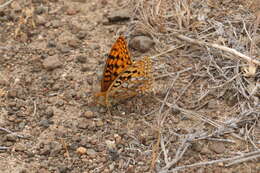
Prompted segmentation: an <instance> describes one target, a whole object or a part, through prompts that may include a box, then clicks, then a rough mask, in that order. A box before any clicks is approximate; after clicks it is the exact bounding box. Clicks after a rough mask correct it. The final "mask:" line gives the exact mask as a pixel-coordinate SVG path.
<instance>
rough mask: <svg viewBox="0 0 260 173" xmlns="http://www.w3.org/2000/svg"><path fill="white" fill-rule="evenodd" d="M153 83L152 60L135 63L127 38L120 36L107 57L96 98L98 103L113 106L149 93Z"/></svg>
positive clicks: (147, 59) (145, 59) (147, 58)
mask: <svg viewBox="0 0 260 173" xmlns="http://www.w3.org/2000/svg"><path fill="white" fill-rule="evenodd" d="M152 83H153V77H152V62H151V59H150V58H149V57H144V58H143V59H141V60H139V61H136V62H133V61H132V60H131V57H130V54H129V51H128V46H127V43H126V40H125V38H124V37H123V36H119V38H118V39H117V40H116V42H115V43H114V45H113V46H112V48H111V50H110V53H109V55H108V57H107V60H106V65H105V68H104V72H103V77H102V80H101V90H100V92H99V93H96V94H95V98H96V100H97V102H98V103H100V104H102V105H105V106H111V105H113V104H115V103H118V102H120V101H122V100H125V99H127V98H130V97H133V96H135V95H137V94H139V93H145V92H147V91H149V90H150V88H151V86H152ZM99 98H102V99H103V100H102V99H99ZM98 99H99V100H98Z"/></svg>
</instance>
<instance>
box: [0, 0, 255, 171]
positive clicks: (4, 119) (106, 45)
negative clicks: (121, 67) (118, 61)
mask: <svg viewBox="0 0 260 173" xmlns="http://www.w3.org/2000/svg"><path fill="white" fill-rule="evenodd" d="M0 2H1V4H3V3H4V2H6V1H3V0H0ZM129 2H130V1H129ZM140 2H141V1H140ZM158 2H159V1H158ZM248 2H249V1H248ZM250 2H251V1H250ZM222 3H223V4H224V5H223V6H221V5H219V7H218V8H217V12H220V11H221V12H222V16H225V15H228V14H229V11H228V10H226V11H225V9H221V8H223V7H227V9H230V6H231V7H232V8H234V9H236V8H238V6H239V5H240V8H241V13H240V14H239V15H241V16H242V15H247V17H248V16H251V15H253V14H255V13H254V12H255V11H257V9H256V7H255V6H257V5H252V4H251V6H246V5H245V4H236V3H235V2H234V4H231V3H229V2H227V1H223V2H222ZM140 4H141V3H140ZM140 4H139V5H140ZM198 4H199V3H198ZM212 4H213V1H212ZM227 4H229V6H228V5H227ZM135 5H136V4H134V3H129V4H127V3H126V2H124V1H120V0H113V1H112V0H111V1H109V0H67V1H62V0H31V1H28V0H19V1H15V0H14V1H13V2H12V3H11V4H10V5H8V6H6V7H4V8H0V128H5V129H8V130H10V131H12V132H14V133H11V132H7V131H5V130H3V129H2V130H0V146H1V147H2V149H1V150H0V172H2V173H27V172H28V173H31V172H32V173H34V172H35V173H36V172H38V173H49V172H55V173H56V172H57V173H66V172H70V173H80V172H84V173H90V172H92V173H94V172H128V173H133V172H136V173H139V172H153V171H155V172H160V171H161V172H163V170H164V171H165V170H170V169H173V168H175V167H178V166H183V165H190V164H193V163H199V162H206V161H211V160H218V159H225V158H233V157H236V156H240V154H241V153H246V152H250V151H256V148H258V150H259V147H260V143H259V142H260V138H259V134H260V133H259V127H260V126H259V121H256V120H257V119H258V120H259V112H258V114H257V113H255V112H254V111H251V113H253V114H254V115H253V116H252V117H251V116H249V114H250V113H249V111H248V114H247V116H246V117H245V119H244V118H241V119H239V120H238V121H236V123H233V124H225V123H227V122H228V121H230V122H233V120H234V119H236V118H237V117H238V115H240V114H241V112H242V109H244V108H242V107H241V105H242V103H241V104H238V102H239V103H240V101H241V102H244V103H245V104H247V103H249V102H250V101H252V100H250V99H251V98H252V97H250V99H247V98H245V97H242V96H240V95H239V94H237V91H236V90H235V89H234V88H232V87H231V88H228V87H226V86H227V85H225V87H218V88H216V89H214V91H213V92H212V90H206V88H207V87H208V84H209V83H211V82H212V85H214V82H215V84H217V82H219V83H218V84H219V85H220V84H221V82H220V81H221V80H222V79H223V78H222V77H223V76H225V75H227V76H228V75H229V73H225V75H224V72H223V76H222V77H220V78H215V79H216V80H213V81H212V80H211V79H210V78H209V76H208V75H204V72H205V73H206V72H208V74H211V75H213V76H214V75H215V74H216V73H217V72H216V71H217V70H216V69H217V68H215V66H214V65H216V64H217V65H219V67H220V68H222V67H224V66H225V65H226V66H228V68H233V67H234V69H235V67H236V65H237V64H236V60H230V59H228V58H227V59H226V57H225V58H222V54H221V53H219V52H218V53H216V54H214V55H209V54H207V52H202V51H201V49H200V48H199V46H197V45H183V44H185V42H184V41H180V40H178V41H172V40H170V37H168V36H165V39H163V40H160V39H157V38H156V37H153V36H154V35H152V34H151V35H152V36H151V35H149V34H148V33H149V31H148V30H149V29H150V28H151V27H156V26H157V25H155V24H154V23H156V22H159V21H161V20H159V19H160V18H159V19H158V20H154V21H152V20H149V24H150V25H149V26H150V28H149V27H147V28H146V27H144V26H143V27H139V28H138V27H133V26H135V21H138V20H139V21H142V20H145V17H144V18H141V17H140V18H135V19H134V20H131V22H130V19H132V17H133V16H132V13H131V12H130V11H131V10H133V11H134V10H135V9H137V8H136V7H137V6H135ZM137 5H138V4H137ZM200 5H201V4H200ZM200 5H198V6H199V7H196V6H194V8H197V9H196V11H197V12H199V11H203V10H204V12H205V14H207V15H206V17H209V18H211V17H212V18H214V17H216V13H217V12H215V11H214V10H213V11H207V8H200ZM157 7H159V6H155V8H154V9H155V11H156V8H157ZM242 7H243V8H242ZM211 8H213V7H211ZM147 9H148V8H147ZM202 9H203V10H202ZM247 10H248V11H247ZM147 11H148V10H147ZM135 14H136V15H137V16H138V14H140V16H142V15H141V12H140V11H138V10H136V11H135ZM203 14H204V13H203ZM168 15H171V14H168ZM214 15H215V16H214ZM235 17H236V16H235ZM237 17H238V16H237ZM202 18H205V16H201V19H202ZM238 18H239V17H238ZM245 18H246V17H245ZM252 18H254V17H252ZM239 19H240V18H239ZM254 19H255V18H254ZM192 20H195V19H192ZM192 20H191V21H190V23H189V22H187V23H185V22H183V23H182V25H183V26H184V28H185V26H188V25H191V23H192V22H194V21H192ZM245 20H246V19H245ZM164 22H165V21H164ZM179 22H180V21H179ZM201 22H202V23H203V21H202V20H201ZM250 22H251V23H253V22H252V20H246V21H245V23H246V24H247V23H250ZM159 23H160V22H159ZM176 23H178V22H176ZM143 24H145V23H143ZM193 24H194V25H192V26H191V27H190V28H189V29H188V30H189V31H192V32H193V31H198V32H193V33H196V34H198V35H199V34H200V33H201V32H200V29H201V28H200V27H199V26H198V25H199V23H197V25H195V22H194V23H193ZM176 25H177V24H176ZM203 25H204V24H203ZM136 26H137V25H136ZM160 26H161V25H158V28H157V29H158V30H159V31H162V33H167V32H169V31H166V30H164V28H160ZM241 27H242V28H243V26H242V25H241ZM133 28H134V29H133ZM140 28H141V29H140ZM144 28H145V29H144ZM234 28H235V27H234ZM142 29H143V30H142ZM171 29H177V27H176V26H175V24H174V25H172V28H171ZM178 29H180V28H178ZM211 29H213V28H211ZM144 30H145V31H146V32H144ZM209 30H210V29H209ZM209 30H208V31H209ZM204 32H206V31H205V30H204ZM234 32H235V31H234ZM257 32H258V34H259V31H257ZM120 33H124V34H126V36H128V37H127V40H128V41H129V43H130V42H131V41H132V43H130V47H132V48H133V47H134V48H135V49H132V48H131V54H132V55H133V57H134V58H133V59H138V58H139V57H142V56H143V55H150V56H151V55H155V54H157V53H161V52H163V51H162V50H167V49H168V48H169V46H170V45H172V44H175V45H178V46H180V47H181V48H180V49H178V50H175V51H173V52H171V53H169V54H167V55H164V56H162V58H160V59H155V60H153V61H154V62H153V63H154V76H155V78H156V79H155V84H154V90H153V92H152V93H151V94H148V95H140V96H137V97H134V98H132V99H129V100H126V101H124V102H123V103H121V104H118V105H115V106H113V107H112V108H111V110H110V112H109V111H108V110H107V109H106V108H105V107H102V106H100V105H96V104H95V103H94V102H93V97H92V96H93V94H94V93H95V92H97V91H99V90H100V88H99V80H100V78H101V75H102V71H103V67H104V63H105V60H106V54H107V53H108V52H109V50H110V48H111V45H112V44H113V43H114V41H115V40H116V39H117V37H118V35H119V34H120ZM150 33H151V32H150ZM183 34H185V33H183ZM196 34H195V35H196ZM226 34H227V35H228V34H229V33H226ZM138 35H144V36H145V37H146V38H145V39H147V40H148V43H147V42H145V43H144V45H141V46H143V47H141V48H140V47H138V45H136V43H135V42H134V41H133V38H134V36H138ZM245 35H246V34H245ZM227 37H228V36H227ZM158 38H159V37H158ZM141 39H143V38H141ZM149 39H150V42H149ZM201 39H203V38H201ZM237 39H238V38H237ZM239 39H240V41H241V42H243V41H244V40H243V38H242V37H241V38H239ZM151 40H152V41H151ZM176 40H177V39H176ZM161 41H162V42H163V44H162V43H160V42H161ZM215 41H216V43H219V44H220V43H223V42H225V40H224V41H223V40H221V38H220V37H219V40H217V39H216V40H215ZM229 41H230V40H229ZM137 42H138V40H137ZM245 42H246V41H245ZM229 43H230V45H231V41H230V42H229ZM227 46H229V45H227ZM258 46H259V43H258ZM176 49H177V48H176ZM209 49H210V48H208V49H207V50H209ZM191 50H192V51H191ZM204 50H205V49H204ZM237 50H239V51H242V52H244V51H245V49H244V48H243V47H241V49H237ZM257 50H258V51H259V47H258V49H257ZM144 52H145V53H144ZM258 53H259V52H257V53H256V54H258ZM211 56H214V57H215V56H216V57H220V59H219V61H217V63H216V64H214V62H213V61H211V62H210V63H208V61H209V60H208V59H207V58H209V57H211ZM258 56H259V54H258ZM173 57H174V58H173ZM223 57H224V56H223ZM203 58H204V59H203ZM224 62H226V63H224ZM207 63H208V64H207ZM213 66H214V67H213ZM183 70H184V72H180V71H183ZM215 70H216V71H215ZM222 70H223V69H222ZM234 71H235V70H234ZM234 71H232V72H231V71H230V74H231V73H232V74H233V72H234ZM176 72H179V73H176ZM202 72H203V73H202ZM258 73H259V72H258ZM163 75H165V76H163ZM214 77H215V76H214ZM258 77H259V76H258ZM223 80H226V81H228V79H227V78H225V79H223ZM247 80H251V81H252V82H253V81H254V82H259V78H256V77H255V78H252V79H250V78H248V79H247ZM237 82H238V80H237ZM229 83H231V84H230V85H228V86H233V85H232V82H229ZM234 83H236V82H235V81H234ZM223 86H224V85H223ZM209 88H210V87H209ZM206 91H209V92H208V93H207V92H206ZM167 93H168V94H169V93H170V94H169V97H168V98H167V103H165V104H162V102H163V100H164V98H165V96H166V95H167ZM241 95H242V94H241ZM204 96H205V97H204ZM257 97H259V98H260V96H259V95H256V97H254V98H257ZM246 101H248V102H246ZM258 101H259V100H255V102H257V103H255V105H258V106H259V102H258ZM252 102H253V101H252ZM250 103H251V102H250ZM245 104H244V105H245ZM162 105H164V106H163V107H162ZM176 105H178V108H176ZM160 109H161V110H160ZM188 110H190V111H192V112H189V111H188ZM252 110H253V109H252ZM254 110H255V109H254ZM193 111H194V112H196V117H197V118H194V116H191V115H195V114H194V112H193ZM245 111H246V110H245ZM200 115H203V117H204V118H205V117H207V118H208V119H206V120H205V119H204V120H203V121H202V119H203V118H201V117H200V118H198V117H199V116H200ZM250 115H251V114H250ZM253 117H254V118H253ZM257 117H258V118H257ZM209 120H212V121H209ZM240 120H241V121H242V120H243V122H241V121H240ZM214 122H215V124H214ZM238 122H239V123H238ZM245 123H248V124H245ZM219 124H221V127H222V125H223V126H225V127H228V128H229V129H230V131H227V129H224V130H223V129H222V128H220V126H218V125H219ZM232 125H233V126H232ZM221 130H223V131H225V133H221V132H220V131H221ZM257 130H258V131H257ZM231 132H232V133H231ZM247 132H248V133H247ZM252 133H254V134H258V136H255V138H250V141H249V139H248V138H246V137H247V136H246V135H245V134H249V136H250V135H251V134H252ZM191 134H192V135H193V136H192V135H191ZM194 135H195V136H196V135H197V136H196V137H194ZM203 135H204V136H203ZM206 136H207V138H206ZM238 136H240V137H238ZM203 137H205V139H203ZM250 137H252V136H250ZM221 139H222V140H221ZM229 140H230V141H231V142H230V141H229ZM162 141H164V142H162ZM257 142H258V143H257ZM253 144H255V145H253ZM5 147H7V148H5ZM180 150H181V151H180ZM182 151H185V152H184V153H183V155H179V156H180V157H179V160H178V162H176V163H175V164H172V165H171V166H169V167H168V168H167V169H164V168H165V166H166V167H167V160H168V163H169V162H170V161H172V160H173V159H174V158H176V156H177V155H178V154H180V153H181V152H182ZM258 155H259V153H258ZM225 163H226V162H224V161H223V162H217V163H216V164H211V163H210V164H205V165H198V166H194V167H191V168H187V169H181V170H180V172H215V173H219V172H252V173H257V172H260V164H259V157H258V159H257V158H253V160H249V161H245V162H241V163H238V164H234V165H231V166H227V165H225Z"/></svg>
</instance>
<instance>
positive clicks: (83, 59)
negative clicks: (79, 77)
mask: <svg viewBox="0 0 260 173" xmlns="http://www.w3.org/2000/svg"><path fill="white" fill-rule="evenodd" d="M76 61H77V62H80V63H85V62H86V61H87V57H86V56H84V55H79V56H77V57H76Z"/></svg>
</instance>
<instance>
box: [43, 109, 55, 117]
mask: <svg viewBox="0 0 260 173" xmlns="http://www.w3.org/2000/svg"><path fill="white" fill-rule="evenodd" d="M45 115H46V116H47V118H50V117H52V116H53V109H52V107H48V108H47V109H46V111H45Z"/></svg>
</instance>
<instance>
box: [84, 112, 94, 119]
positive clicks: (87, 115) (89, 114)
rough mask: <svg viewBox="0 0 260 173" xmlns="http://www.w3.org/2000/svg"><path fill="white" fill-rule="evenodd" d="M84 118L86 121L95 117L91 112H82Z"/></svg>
mask: <svg viewBox="0 0 260 173" xmlns="http://www.w3.org/2000/svg"><path fill="white" fill-rule="evenodd" d="M84 116H85V117H86V118H88V119H90V118H95V117H96V116H95V114H94V113H93V112H92V111H86V112H84Z"/></svg>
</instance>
